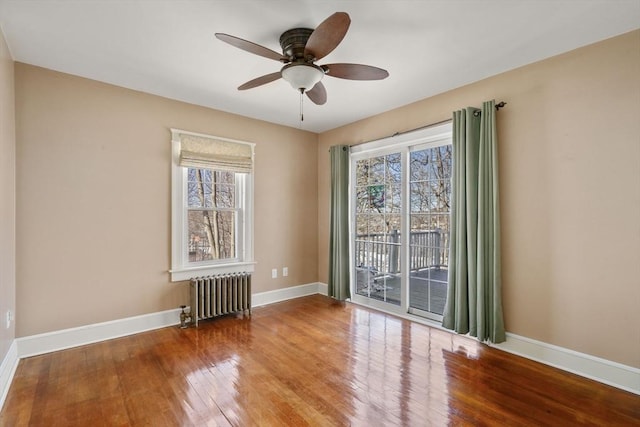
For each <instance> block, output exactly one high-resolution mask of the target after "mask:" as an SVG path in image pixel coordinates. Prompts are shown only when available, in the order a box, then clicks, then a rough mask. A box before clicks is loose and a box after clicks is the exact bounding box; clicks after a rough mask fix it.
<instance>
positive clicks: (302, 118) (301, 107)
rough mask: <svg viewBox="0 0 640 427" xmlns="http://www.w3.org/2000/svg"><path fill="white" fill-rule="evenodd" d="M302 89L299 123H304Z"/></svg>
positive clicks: (302, 90)
mask: <svg viewBox="0 0 640 427" xmlns="http://www.w3.org/2000/svg"><path fill="white" fill-rule="evenodd" d="M303 95H304V89H300V121H301V122H304V110H303V105H304V96H303Z"/></svg>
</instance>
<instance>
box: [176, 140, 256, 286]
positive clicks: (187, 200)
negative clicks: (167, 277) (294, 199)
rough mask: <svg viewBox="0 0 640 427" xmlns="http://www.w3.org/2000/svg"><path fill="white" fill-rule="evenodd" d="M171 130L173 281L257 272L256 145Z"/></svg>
mask: <svg viewBox="0 0 640 427" xmlns="http://www.w3.org/2000/svg"><path fill="white" fill-rule="evenodd" d="M171 132H172V153H173V155H172V230H171V234H172V251H171V255H172V256H171V280H172V281H179V280H187V279H189V278H192V277H198V276H206V275H211V274H222V273H229V272H251V271H253V264H254V263H253V245H252V236H253V233H252V228H253V227H252V224H253V221H252V207H253V156H254V144H252V143H247V142H242V141H233V140H229V139H225V138H219V137H214V136H209V135H203V134H197V133H193V132H187V131H181V130H176V129H172V131H171Z"/></svg>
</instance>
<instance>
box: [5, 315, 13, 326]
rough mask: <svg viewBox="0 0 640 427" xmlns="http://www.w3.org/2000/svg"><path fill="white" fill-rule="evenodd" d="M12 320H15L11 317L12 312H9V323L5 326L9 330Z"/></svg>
mask: <svg viewBox="0 0 640 427" xmlns="http://www.w3.org/2000/svg"><path fill="white" fill-rule="evenodd" d="M11 320H13V316H12V315H11V310H7V322H6V326H5V327H6V328H7V329H9V328H10V327H11Z"/></svg>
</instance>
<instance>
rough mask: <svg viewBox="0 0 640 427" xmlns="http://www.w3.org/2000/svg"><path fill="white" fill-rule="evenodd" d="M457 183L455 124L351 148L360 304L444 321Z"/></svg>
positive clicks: (354, 257) (353, 242)
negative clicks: (453, 154)
mask: <svg viewBox="0 0 640 427" xmlns="http://www.w3.org/2000/svg"><path fill="white" fill-rule="evenodd" d="M450 178H451V126H450V123H447V124H446V125H441V126H437V127H433V128H428V129H425V130H423V131H422V132H417V133H415V134H412V135H407V136H404V137H402V138H398V137H394V138H388V139H387V140H381V141H376V142H374V143H369V144H363V145H361V146H356V147H353V148H352V154H351V206H352V209H351V212H352V232H351V236H352V238H351V249H352V281H351V282H352V286H353V289H352V295H353V300H354V302H358V303H361V304H365V305H370V306H373V307H378V308H383V309H385V310H389V311H393V312H398V313H400V312H412V313H414V314H418V315H422V316H426V317H433V318H436V319H437V318H439V317H440V316H441V315H442V312H443V309H444V301H445V297H446V287H447V268H448V248H449V246H448V241H449V206H450V193H451V184H450Z"/></svg>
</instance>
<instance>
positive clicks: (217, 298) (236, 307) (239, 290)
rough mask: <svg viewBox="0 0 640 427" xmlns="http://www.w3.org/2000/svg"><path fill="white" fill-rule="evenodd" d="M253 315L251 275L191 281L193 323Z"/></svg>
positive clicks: (243, 274) (234, 275)
mask: <svg viewBox="0 0 640 427" xmlns="http://www.w3.org/2000/svg"><path fill="white" fill-rule="evenodd" d="M246 311H248V312H249V315H251V274H248V273H238V274H223V275H218V276H207V277H196V278H194V279H191V316H192V317H191V321H192V322H193V323H194V324H195V325H196V326H198V321H199V320H204V319H210V318H212V317H216V316H221V315H223V314H230V313H238V312H242V313H243V314H244V313H245V312H246Z"/></svg>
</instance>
